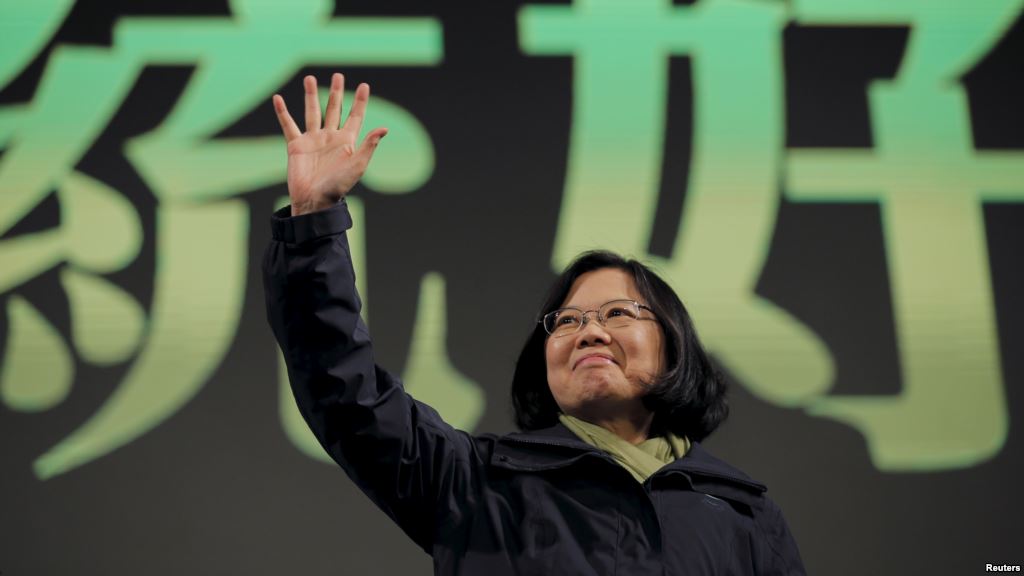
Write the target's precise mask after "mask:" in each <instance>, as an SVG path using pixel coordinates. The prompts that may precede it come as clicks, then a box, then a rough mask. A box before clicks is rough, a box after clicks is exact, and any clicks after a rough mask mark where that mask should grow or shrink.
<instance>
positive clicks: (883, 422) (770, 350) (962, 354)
mask: <svg viewBox="0 0 1024 576" xmlns="http://www.w3.org/2000/svg"><path fill="white" fill-rule="evenodd" d="M1020 8H1021V3H1020V2H1018V1H1013V2H999V1H992V2H985V3H970V4H965V3H962V2H951V1H950V2H925V1H923V0H922V1H920V2H901V3H893V2H836V1H834V0H821V1H814V0H805V1H800V0H798V1H797V2H796V3H794V15H795V16H796V17H797V19H798V21H799V22H801V23H809V24H828V25H844V24H854V25H858V24H872V25H879V24H883V25H884V24H911V25H912V26H913V30H912V33H911V41H910V43H909V44H908V48H907V55H906V58H905V62H904V64H903V66H902V67H901V70H900V75H899V78H898V79H897V81H896V82H894V83H892V84H885V83H881V82H879V83H876V84H875V85H874V86H872V88H871V91H870V95H871V101H870V102H871V109H872V120H873V129H874V133H875V135H876V140H877V142H876V147H875V149H873V150H871V151H820V150H808V151H795V152H792V153H790V154H788V155H787V156H785V157H783V156H781V152H782V149H783V141H782V132H781V125H782V116H781V115H782V112H783V107H782V105H781V78H782V69H781V64H780V59H779V54H778V49H779V46H780V45H781V42H780V35H781V27H782V25H784V24H785V22H784V20H783V19H782V18H781V16H782V14H781V13H780V10H782V5H774V6H773V5H771V4H767V3H760V2H751V1H740V0H721V1H716V0H707V1H704V2H700V3H698V4H697V5H695V6H691V7H675V6H673V5H672V3H671V2H669V1H658V0H646V1H644V2H635V1H630V2H625V1H616V0H578V1H576V2H574V3H573V4H572V5H571V6H530V7H527V8H524V9H523V10H522V12H521V13H520V27H521V28H520V33H521V44H522V47H523V49H524V51H526V52H527V53H530V54H535V55H544V54H559V55H562V54H571V55H573V57H574V93H573V104H574V106H573V122H572V133H571V139H570V150H569V165H568V171H567V177H566V183H565V190H564V195H563V206H562V212H561V215H560V221H559V229H558V237H557V240H556V245H555V250H554V254H553V265H554V267H555V268H556V269H558V268H561V267H562V266H563V265H564V264H565V262H566V261H567V260H568V259H569V258H571V257H572V256H573V255H574V254H576V253H578V252H579V251H580V250H582V249H586V248H593V247H598V246H603V247H610V248H612V249H616V250H620V251H623V252H626V253H630V254H634V255H638V256H642V257H643V256H646V257H647V259H648V260H652V261H654V262H655V263H657V264H658V265H659V266H660V268H661V269H662V270H663V271H665V272H666V275H667V276H668V277H669V278H670V279H672V281H674V283H675V285H676V286H677V288H679V289H680V291H681V293H682V294H683V296H684V298H685V299H687V301H688V302H689V303H690V304H691V309H692V311H693V312H694V316H695V317H696V318H697V320H698V322H699V323H700V325H701V331H702V334H704V335H705V338H706V341H707V343H708V345H709V348H710V349H711V350H712V351H713V352H714V353H715V355H716V356H717V357H718V358H719V359H720V360H722V361H723V362H724V364H725V365H726V366H727V367H728V368H729V369H730V371H732V372H733V373H734V374H736V375H737V376H738V377H739V379H740V381H741V382H742V383H743V384H744V385H745V386H746V387H748V388H750V389H751V391H752V392H754V393H755V394H757V395H758V396H760V397H762V398H763V399H765V400H768V401H769V402H772V403H775V404H779V405H783V406H792V407H804V408H805V409H807V410H808V411H809V412H810V413H812V414H816V415H819V416H822V417H829V418H835V419H837V420H839V421H842V422H844V423H847V424H849V425H852V426H854V427H856V428H857V429H858V430H860V431H861V432H862V433H863V434H864V435H865V437H866V438H867V440H868V450H869V451H870V454H871V456H872V458H873V461H874V463H875V465H876V466H877V467H878V468H879V469H882V470H888V471H910V470H939V469H948V468H960V467H965V466H970V465H973V464H975V463H977V462H979V461H981V460H983V459H985V458H988V457H991V456H992V455H994V454H995V453H996V452H998V450H999V449H1000V448H1001V447H1002V446H1003V444H1004V442H1005V437H1006V427H1007V413H1006V405H1005V397H1004V392H1003V380H1002V377H1001V374H1000V373H999V366H1000V364H999V358H998V341H997V334H996V331H995V324H994V309H993V305H992V290H991V286H990V273H989V270H988V255H987V250H986V247H985V237H984V227H983V220H982V214H981V205H980V203H981V201H982V200H988V201H1021V200H1024V185H1021V182H1024V155H1022V154H1020V153H992V152H986V153H978V152H975V151H974V150H972V146H971V140H970V126H969V115H968V109H967V106H966V102H965V96H964V91H963V89H962V87H961V86H959V84H958V79H959V75H961V74H963V73H964V72H966V71H967V70H968V69H969V68H970V67H971V66H973V65H974V64H975V63H976V62H977V61H978V60H979V59H980V58H981V57H982V56H983V55H984V54H985V53H987V52H988V51H989V50H990V49H991V47H992V45H993V44H994V42H995V41H996V40H997V39H998V38H999V37H1001V36H1002V34H1003V33H1004V32H1005V30H1006V29H1007V28H1008V26H1009V25H1010V24H1011V23H1012V22H1013V20H1014V18H1015V17H1016V15H1017V14H1018V13H1019V12H1020ZM611 46H614V47H615V50H616V51H618V52H617V53H616V54H612V53H610V48H609V47H611ZM670 54H675V55H682V54H685V55H688V56H690V58H691V61H692V70H693V75H694V79H693V85H694V91H695V98H694V100H695V104H694V108H695V109H694V134H693V140H694V145H693V149H694V157H693V163H692V166H691V180H690V182H689V186H688V189H687V197H686V207H685V212H684V218H683V222H682V224H681V229H680V232H679V234H678V237H677V243H676V245H675V247H674V250H673V253H672V256H671V257H670V258H668V259H662V258H657V257H653V256H650V255H646V247H647V245H648V240H649V237H650V232H651V228H652V226H651V225H652V222H653V218H654V210H656V203H655V199H656V194H657V190H658V186H659V182H658V175H659V173H658V171H659V167H660V164H661V158H660V154H661V139H662V138H663V135H662V126H663V122H664V107H665V105H666V103H665V102H664V93H665V70H666V66H667V57H668V56H669V55H670ZM627 63H628V64H627ZM652 114H653V115H654V117H653V118H652ZM652 127H653V128H652ZM783 175H785V176H786V177H787V180H786V185H787V186H786V187H787V195H788V197H790V198H792V199H795V200H807V201H840V202H860V201H871V202H880V203H881V204H882V207H883V219H884V222H883V225H884V228H885V231H886V246H887V254H888V258H889V265H890V270H891V278H892V282H893V301H894V309H895V311H896V324H897V325H896V329H897V334H898V341H899V352H900V359H901V363H902V366H903V382H904V390H903V392H902V393H901V394H900V395H898V396H894V397H884V398H842V397H830V396H828V395H827V392H828V389H829V387H830V386H831V383H832V379H833V365H832V358H831V355H830V353H829V352H828V350H827V349H826V348H825V346H824V343H823V342H822V341H821V340H820V338H818V337H817V336H816V335H815V334H813V333H812V332H811V331H810V330H809V329H807V327H805V326H803V325H802V324H800V323H799V322H798V321H797V320H796V319H794V318H792V317H791V316H789V315H788V314H787V313H786V312H785V311H784V310H781V309H779V308H777V307H775V306H774V305H772V304H771V303H770V302H768V301H765V300H762V299H760V298H758V297H757V296H756V294H755V293H754V287H755V284H756V280H757V277H758V274H759V273H760V270H761V268H762V266H763V263H764V258H765V256H766V254H767V250H768V247H769V241H770V238H771V233H772V228H773V226H774V214H775V211H776V208H777V205H778V201H779V194H778V192H777V191H776V182H777V181H779V180H780V178H782V177H783ZM680 192H682V191H680Z"/></svg>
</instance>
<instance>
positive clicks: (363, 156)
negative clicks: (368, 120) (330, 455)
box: [356, 128, 388, 164]
mask: <svg viewBox="0 0 1024 576" xmlns="http://www.w3.org/2000/svg"><path fill="white" fill-rule="evenodd" d="M387 134H388V129H387V128H374V129H373V130H371V131H370V132H369V133H367V134H366V136H365V137H364V138H363V143H362V144H360V145H359V150H357V151H356V155H357V156H359V157H360V158H359V159H360V160H361V161H363V162H364V163H367V164H368V163H369V162H370V158H372V157H373V152H374V151H375V150H376V149H377V145H378V144H380V141H381V139H382V138H384V137H385V136H387Z"/></svg>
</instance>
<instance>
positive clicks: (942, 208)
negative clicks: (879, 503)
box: [786, 0, 1024, 470]
mask: <svg viewBox="0 0 1024 576" xmlns="http://www.w3.org/2000/svg"><path fill="white" fill-rule="evenodd" d="M1020 10H1021V2H1019V1H1018V0H987V1H983V2H970V3H965V2H956V1H952V0H950V1H942V2H939V1H934V0H928V1H925V0H903V1H886V2H877V1H875V2H859V1H858V2H835V1H833V0H799V1H797V2H795V3H794V11H795V16H796V17H797V19H798V21H799V22H801V23H806V24H823V25H828V24H836V23H840V22H842V23H856V24H861V25H894V24H900V25H909V26H910V27H911V29H910V38H909V41H908V44H907V48H906V54H905V55H904V58H903V62H902V64H901V66H900V69H899V74H898V75H897V76H896V78H895V79H894V80H891V81H876V82H874V83H872V84H871V85H870V86H869V88H868V96H869V100H868V102H869V104H870V110H871V128H872V134H873V136H874V146H873V147H872V148H871V149H850V150H842V149H832V150H799V151H794V152H792V153H791V154H790V155H789V159H788V163H787V167H788V170H787V191H786V194H787V196H788V197H789V198H791V199H793V200H796V201H810V202H877V203H878V204H879V205H880V206H881V210H882V226H883V230H884V234H885V244H886V253H887V257H888V267H889V277H890V279H891V282H892V299H893V311H894V315H895V323H896V326H895V329H896V340H897V345H898V347H899V352H900V363H901V375H902V383H903V389H902V391H901V393H900V394H899V395H897V396H885V397H839V396H837V397H824V398H821V399H819V400H817V401H815V402H813V403H811V404H810V406H809V410H810V412H811V413H812V414H817V415H821V416H825V417H829V418H835V419H837V420H839V421H842V422H846V423H849V424H851V425H853V426H855V427H856V428H858V429H859V430H861V431H862V432H863V433H864V435H865V436H866V438H867V440H868V447H869V449H870V452H871V456H872V459H873V460H874V462H875V464H876V466H878V467H879V468H881V469H886V470H929V469H943V468H957V467H963V466H969V465H972V464H974V463H976V462H978V461H980V460H983V459H985V458H988V457H991V456H992V455H994V454H995V453H997V452H998V451H999V449H1000V448H1002V446H1003V443H1004V442H1005V439H1006V433H1007V427H1008V420H1007V408H1006V400H1005V393H1004V390H1003V377H1002V374H1001V370H1000V360H999V343H998V336H997V333H996V325H995V310H994V306H993V302H992V287H991V276H990V272H989V264H988V262H989V259H988V250H987V247H986V243H985V225H984V218H983V214H982V203H983V202H986V201H988V202H999V201H1022V200H1024V154H1022V153H1019V152H979V151H976V150H974V148H973V145H972V137H971V126H970V114H969V109H968V107H967V102H966V99H967V96H966V92H965V90H964V87H963V86H962V85H961V84H960V82H959V79H960V77H961V76H962V75H963V74H964V73H965V72H967V71H968V70H969V69H970V68H971V67H972V66H974V65H975V64H976V63H977V62H978V61H980V59H981V58H982V56H984V55H985V53H986V52H988V51H989V50H990V49H991V47H992V46H993V45H994V44H995V42H996V41H997V40H998V39H999V38H1000V37H1001V36H1002V35H1003V34H1004V33H1005V31H1006V30H1007V28H1008V27H1009V26H1010V24H1012V22H1013V20H1014V18H1016V16H1017V15H1018V14H1019V13H1020Z"/></svg>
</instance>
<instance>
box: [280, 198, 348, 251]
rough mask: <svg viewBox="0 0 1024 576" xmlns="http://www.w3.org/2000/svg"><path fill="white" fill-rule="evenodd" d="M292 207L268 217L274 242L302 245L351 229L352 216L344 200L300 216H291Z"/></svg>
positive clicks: (286, 207) (282, 209)
mask: <svg viewBox="0 0 1024 576" xmlns="http://www.w3.org/2000/svg"><path fill="white" fill-rule="evenodd" d="M291 213H292V207H291V206H290V205H289V206H285V207H284V208H281V209H280V210H278V211H277V212H274V215H273V216H271V217H270V226H271V230H272V235H273V238H274V240H278V241H280V242H285V243H287V244H302V243H303V242H308V241H309V240H315V239H317V238H322V237H324V236H335V235H337V234H341V233H342V232H344V231H345V230H348V229H349V228H351V227H352V215H351V214H349V212H348V204H346V203H345V201H344V200H342V201H341V202H338V203H337V204H335V205H334V206H332V207H330V208H328V209H326V210H319V211H317V212H310V213H309V214H302V215H301V216H292V215H291Z"/></svg>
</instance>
